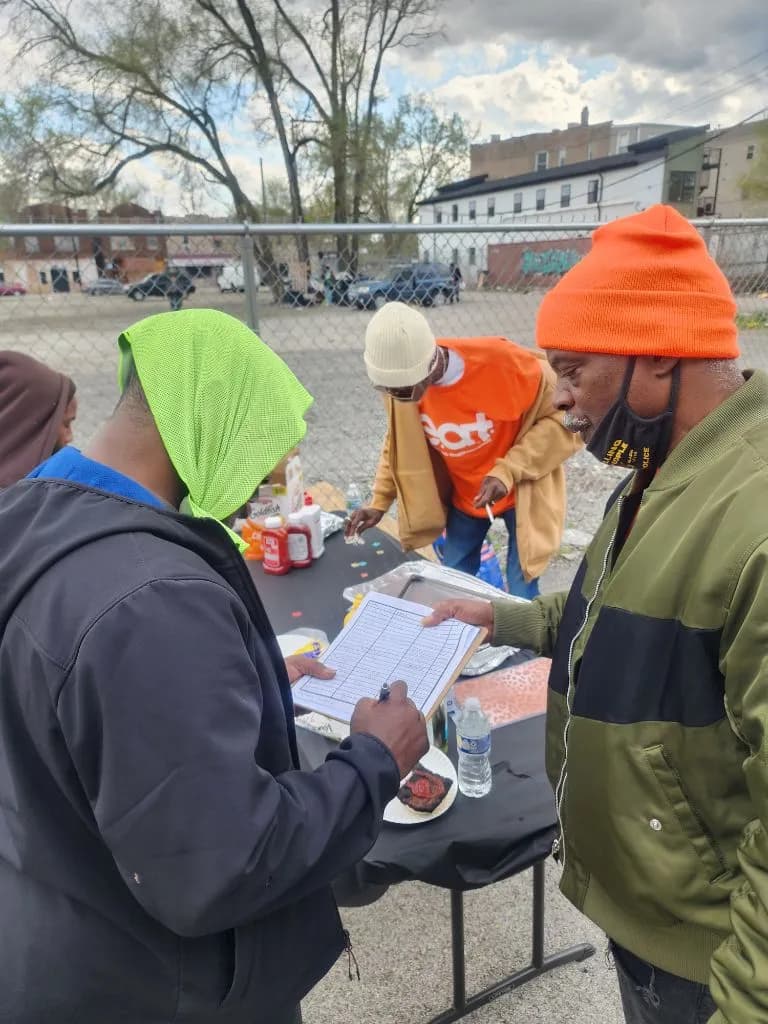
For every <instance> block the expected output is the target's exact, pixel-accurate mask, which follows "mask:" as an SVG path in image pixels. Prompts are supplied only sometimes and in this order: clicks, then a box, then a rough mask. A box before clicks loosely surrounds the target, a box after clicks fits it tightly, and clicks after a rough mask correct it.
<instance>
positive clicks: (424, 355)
mask: <svg viewBox="0 0 768 1024" xmlns="http://www.w3.org/2000/svg"><path fill="white" fill-rule="evenodd" d="M435 348H436V343H435V336H434V334H433V333H432V329H431V328H430V326H429V324H428V323H427V320H426V318H425V317H424V316H423V315H422V314H421V313H419V312H418V311H417V310H415V309H411V308H410V306H406V305H405V303H403V302H388V303H387V304H386V305H385V306H382V307H381V309H380V310H379V311H378V312H377V313H374V315H373V316H372V317H371V321H370V323H369V324H368V328H367V330H366V332H365V355H364V359H365V368H366V370H367V371H368V376H369V378H370V380H371V383H372V384H377V385H378V386H379V387H385V388H407V387H410V386H411V385H413V384H420V383H421V381H423V380H425V379H426V378H427V377H428V376H429V369H430V366H431V365H432V360H433V359H434V356H435Z"/></svg>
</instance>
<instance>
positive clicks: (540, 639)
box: [493, 590, 568, 658]
mask: <svg viewBox="0 0 768 1024" xmlns="http://www.w3.org/2000/svg"><path fill="white" fill-rule="evenodd" d="M567 596H568V592H567V591H565V590H563V591H561V592H560V593H558V594H547V595H545V596H544V597H537V598H536V599H535V600H534V601H526V602H525V603H524V604H523V603H521V602H518V601H494V602H493V643H494V644H496V645H497V646H502V645H503V644H509V645H510V646H512V647H526V648H528V649H529V650H531V651H535V652H536V653H537V654H541V655H543V656H544V657H546V658H550V657H551V656H552V651H553V650H554V647H555V642H556V641H557V633H558V630H559V629H560V619H561V618H562V615H563V607H564V605H565V599H566V598H567Z"/></svg>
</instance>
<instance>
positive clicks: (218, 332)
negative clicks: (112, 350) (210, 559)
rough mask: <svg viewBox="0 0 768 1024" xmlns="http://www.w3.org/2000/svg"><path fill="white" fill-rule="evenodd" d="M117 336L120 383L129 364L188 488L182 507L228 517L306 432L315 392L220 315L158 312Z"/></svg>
mask: <svg viewBox="0 0 768 1024" xmlns="http://www.w3.org/2000/svg"><path fill="white" fill-rule="evenodd" d="M118 344H119V346H120V367H119V371H118V380H119V384H120V390H121V391H122V390H123V388H124V386H125V382H126V379H127V376H128V370H129V368H130V365H131V362H133V364H134V365H135V367H136V372H137V374H138V377H139V381H140V382H141V386H142V388H143V390H144V394H145V395H146V398H147V402H148V403H149V408H150V410H151V412H152V416H153V417H154V420H155V424H156V425H157V429H158V432H159V433H160V437H161V438H162V441H163V444H164V445H165V450H166V451H167V452H168V456H169V458H170V460H171V462H172V463H173V466H174V469H175V470H176V472H177V473H178V475H179V477H180V478H181V480H182V481H183V483H184V484H185V486H186V487H187V490H188V492H189V495H188V497H187V498H185V499H184V502H183V503H182V507H181V510H182V511H183V512H187V513H189V514H191V515H194V516H201V517H202V516H205V517H210V518H212V519H218V520H219V521H221V520H224V519H227V518H228V517H229V516H231V515H233V513H235V512H236V511H237V510H238V509H239V508H241V507H242V506H243V505H244V504H245V503H246V501H248V499H249V498H250V497H251V496H252V495H253V493H254V491H255V490H256V488H257V487H258V485H259V484H260V483H261V481H262V480H263V479H264V478H265V477H266V476H268V474H269V473H270V472H271V471H272V470H273V469H274V468H275V466H276V465H277V463H278V462H279V461H280V460H281V459H282V458H283V457H284V456H285V455H287V453H288V452H289V451H290V450H291V449H292V448H293V447H294V446H295V445H296V444H298V442H299V441H300V440H301V439H302V438H303V437H304V434H305V433H306V430H307V425H306V423H305V422H304V414H305V413H306V411H307V409H308V408H309V406H310V405H311V404H312V396H311V395H310V394H309V393H308V392H307V391H306V390H305V389H304V388H303V387H302V385H301V384H300V383H299V381H298V380H297V379H296V377H294V375H293V373H292V372H291V371H290V370H289V369H288V367H287V366H286V365H285V363H284V362H283V361H282V359H280V357H279V356H277V355H275V353H274V352H273V351H272V350H271V349H269V348H268V347H267V346H266V345H265V344H264V342H263V341H262V340H261V339H260V338H259V337H258V336H257V335H255V334H254V333H253V331H251V330H250V329H249V328H248V327H246V326H245V325H244V324H242V323H241V322H240V321H239V320H236V319H235V318H234V317H232V316H228V315H227V314H226V313H220V312H218V311H217V310H215V309H185V310H179V311H176V312H169V313H159V314H158V315H156V316H149V317H147V318H146V319H145V320H140V321H139V322H138V323H137V324H134V325H133V327H129V328H128V330H126V331H124V332H123V333H122V334H121V335H120V338H119V339H118ZM232 536H233V537H235V535H234V534H233V535H232Z"/></svg>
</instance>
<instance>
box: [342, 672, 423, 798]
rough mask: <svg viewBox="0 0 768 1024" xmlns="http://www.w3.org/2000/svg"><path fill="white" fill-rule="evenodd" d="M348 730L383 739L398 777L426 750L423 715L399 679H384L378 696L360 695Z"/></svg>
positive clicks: (402, 776)
mask: <svg viewBox="0 0 768 1024" xmlns="http://www.w3.org/2000/svg"><path fill="white" fill-rule="evenodd" d="M350 733H352V734H355V733H367V734H368V735H369V736H375V737H376V739H377V740H378V741H379V742H380V743H383V744H384V746H385V747H387V749H388V750H389V752H390V754H391V755H392V757H393V758H394V760H395V762H396V764H397V769H398V771H399V773H400V778H401V779H404V778H405V776H406V775H407V774H408V772H410V771H411V770H412V769H413V768H414V766H415V765H416V762H417V761H418V760H419V759H420V758H422V757H423V756H424V755H425V754H426V752H427V751H428V750H429V740H428V738H427V723H426V722H425V720H424V715H422V713H421V712H420V711H419V709H418V708H417V707H416V705H415V704H414V703H413V701H412V700H409V698H408V687H407V686H406V684H405V683H403V682H399V681H398V682H396V683H392V684H391V685H390V684H388V683H385V684H384V685H383V686H382V687H381V689H380V690H379V696H378V698H377V699H374V698H373V697H363V699H362V700H360V701H358V703H357V706H356V708H355V710H354V713H353V715H352V721H351V722H350ZM392 795H393V796H394V793H393V794H392Z"/></svg>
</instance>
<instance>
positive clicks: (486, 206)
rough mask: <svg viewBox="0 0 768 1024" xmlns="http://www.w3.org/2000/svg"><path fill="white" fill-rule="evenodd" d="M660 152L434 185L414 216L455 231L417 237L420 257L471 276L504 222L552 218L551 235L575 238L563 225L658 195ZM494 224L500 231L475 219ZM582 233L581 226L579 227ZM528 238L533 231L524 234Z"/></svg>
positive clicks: (505, 236)
mask: <svg viewBox="0 0 768 1024" xmlns="http://www.w3.org/2000/svg"><path fill="white" fill-rule="evenodd" d="M664 187H665V158H664V152H663V150H662V151H661V152H658V153H656V154H652V155H648V154H643V155H642V157H639V156H635V155H633V154H631V153H630V154H626V155H618V156H613V157H606V158H605V159H603V160H593V161H586V162H584V163H582V164H572V165H570V166H568V165H566V166H564V167H561V168H553V169H552V170H549V171H545V172H540V173H538V174H528V175H519V176H518V177H516V178H507V179H500V180H477V179H469V180H467V181H466V182H458V183H456V184H455V185H449V186H446V187H445V188H442V189H438V191H437V192H436V193H435V194H434V195H433V196H431V197H430V198H429V199H428V200H426V201H425V202H423V203H422V204H421V208H420V214H419V223H420V224H422V225H423V226H424V228H425V229H426V230H427V231H428V229H429V228H430V227H432V226H433V225H455V226H456V233H455V234H454V233H452V232H449V233H439V234H438V233H432V234H425V235H423V236H420V245H419V255H420V258H421V259H423V260H424V261H425V262H427V261H428V262H443V263H449V262H451V261H453V262H455V263H458V265H459V266H460V268H461V270H462V274H463V275H464V276H465V278H467V279H468V281H470V282H472V281H474V280H475V279H476V277H477V275H478V273H480V272H481V271H483V270H485V269H487V267H488V247H489V246H492V245H494V244H499V243H503V242H509V241H510V239H511V237H512V233H511V232H510V231H509V230H508V229H509V228H512V227H514V228H516V229H524V228H525V226H526V225H533V224H535V225H551V227H552V232H551V233H550V232H547V233H546V236H542V237H546V238H548V239H557V238H558V237H559V238H562V239H565V238H575V237H578V234H575V233H574V232H560V233H559V235H558V232H557V228H558V226H561V225H564V224H599V223H603V222H605V221H609V220H614V219H616V218H617V217H624V216H627V215H628V214H632V213H638V212H640V211H641V210H644V209H646V208H647V207H649V206H652V205H653V204H654V203H659V202H662V201H663V194H664ZM481 225H482V226H483V227H486V226H488V227H490V226H498V228H499V232H498V234H497V233H496V232H492V231H490V232H488V231H482V232H480V231H478V232H475V233H473V232H472V228H473V227H474V226H481ZM582 235H586V232H584V233H582ZM529 237H530V236H529Z"/></svg>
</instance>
